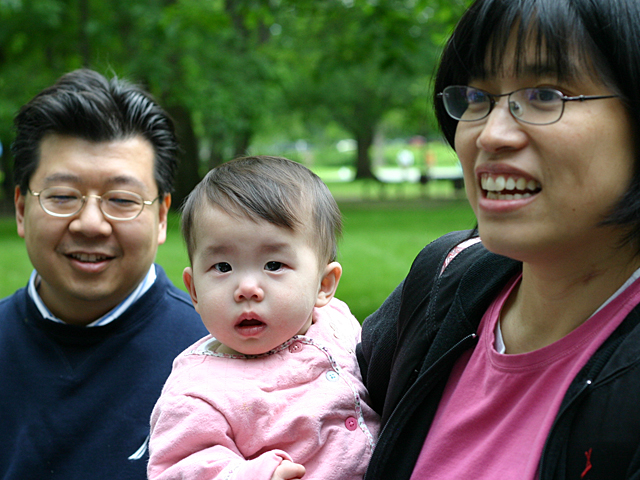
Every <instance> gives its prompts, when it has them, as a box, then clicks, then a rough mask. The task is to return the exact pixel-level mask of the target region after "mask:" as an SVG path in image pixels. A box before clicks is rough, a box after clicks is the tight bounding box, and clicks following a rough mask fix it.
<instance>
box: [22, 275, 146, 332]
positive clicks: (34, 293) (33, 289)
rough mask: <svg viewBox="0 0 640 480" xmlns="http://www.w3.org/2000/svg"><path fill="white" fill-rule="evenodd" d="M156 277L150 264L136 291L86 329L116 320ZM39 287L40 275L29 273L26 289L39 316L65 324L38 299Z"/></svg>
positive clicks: (144, 291)
mask: <svg viewBox="0 0 640 480" xmlns="http://www.w3.org/2000/svg"><path fill="white" fill-rule="evenodd" d="M156 277H157V275H156V266H155V264H151V268H149V272H148V273H147V275H146V276H145V277H144V280H142V282H140V284H139V285H138V286H137V287H136V289H135V290H134V291H133V292H131V293H130V294H129V296H128V297H127V298H125V299H124V300H123V301H122V302H120V304H119V305H117V306H116V307H115V308H113V309H112V310H111V311H109V312H107V313H106V314H104V315H103V316H102V317H100V318H98V319H97V320H95V321H93V322H91V323H90V324H88V325H87V327H97V326H102V325H106V324H108V323H111V322H113V321H114V320H115V319H116V318H118V317H119V316H120V315H122V313H123V312H125V311H126V310H127V309H128V308H129V307H130V306H131V305H132V304H133V303H134V302H135V301H136V300H138V299H139V298H140V297H141V296H142V295H144V294H145V293H146V291H147V290H149V288H151V285H153V283H154V282H155V281H156ZM39 285H40V275H38V272H36V271H35V270H34V271H33V272H31V277H30V278H29V285H28V287H27V291H28V293H29V296H30V297H31V299H32V300H33V301H34V303H35V304H36V307H37V308H38V310H39V311H40V314H41V315H42V316H43V317H44V318H46V319H48V320H51V321H52V322H56V323H65V322H64V321H62V320H60V319H59V318H58V317H56V316H55V315H53V314H52V313H51V311H50V310H49V309H48V308H47V306H46V305H45V304H44V302H43V301H42V298H40V294H38V286H39Z"/></svg>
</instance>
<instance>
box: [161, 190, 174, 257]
mask: <svg viewBox="0 0 640 480" xmlns="http://www.w3.org/2000/svg"><path fill="white" fill-rule="evenodd" d="M170 206H171V194H170V193H167V194H166V195H165V196H164V198H161V199H160V208H159V209H158V215H159V217H158V245H162V244H163V243H164V242H165V241H166V240H167V222H168V216H169V207H170Z"/></svg>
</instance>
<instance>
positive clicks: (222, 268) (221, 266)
mask: <svg viewBox="0 0 640 480" xmlns="http://www.w3.org/2000/svg"><path fill="white" fill-rule="evenodd" d="M213 268H215V269H216V270H217V271H219V272H220V273H227V272H230V271H231V265H229V264H228V263H227V262H220V263H216V264H215V265H214V266H213Z"/></svg>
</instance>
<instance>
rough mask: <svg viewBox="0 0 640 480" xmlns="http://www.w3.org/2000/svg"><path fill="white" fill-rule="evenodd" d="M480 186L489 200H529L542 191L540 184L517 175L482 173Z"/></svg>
mask: <svg viewBox="0 0 640 480" xmlns="http://www.w3.org/2000/svg"><path fill="white" fill-rule="evenodd" d="M480 186H481V187H482V190H484V193H485V196H486V197H487V198H488V199H491V200H520V199H522V198H529V197H531V196H533V195H535V194H537V193H539V192H540V191H541V190H542V186H541V185H540V182H537V181H535V180H527V179H526V178H524V177H519V176H517V175H490V174H488V173H483V174H482V175H481V176H480Z"/></svg>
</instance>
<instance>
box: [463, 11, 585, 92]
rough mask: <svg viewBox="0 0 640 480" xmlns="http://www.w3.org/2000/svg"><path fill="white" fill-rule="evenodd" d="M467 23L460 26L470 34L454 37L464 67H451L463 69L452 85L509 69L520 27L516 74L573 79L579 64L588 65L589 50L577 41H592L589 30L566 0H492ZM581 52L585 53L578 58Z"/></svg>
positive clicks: (494, 74)
mask: <svg viewBox="0 0 640 480" xmlns="http://www.w3.org/2000/svg"><path fill="white" fill-rule="evenodd" d="M465 23H466V25H464V26H461V27H462V28H458V29H457V31H458V32H466V34H464V35H461V36H458V37H459V38H455V39H454V41H455V43H456V47H455V50H456V52H457V57H458V58H457V61H458V68H454V69H452V70H451V71H455V72H457V75H460V78H456V79H451V80H452V82H451V83H452V84H454V83H455V84H462V85H465V84H467V83H469V80H471V79H484V78H488V77H492V76H498V75H501V74H503V73H505V72H504V68H505V57H504V55H505V53H506V49H507V45H508V43H509V41H510V40H511V38H512V33H513V31H514V28H515V29H516V31H515V32H516V37H515V42H516V43H515V63H514V64H513V65H512V66H513V67H514V69H515V71H514V72H513V73H514V74H516V75H521V74H525V73H530V74H533V75H549V74H550V75H553V76H556V77H557V78H558V79H559V80H569V79H572V78H575V75H576V74H577V69H578V68H577V67H578V66H583V65H585V64H588V62H586V61H585V60H587V52H585V51H584V50H581V51H576V47H575V46H576V45H585V44H589V43H590V42H588V41H587V34H586V32H585V30H584V27H583V25H582V24H581V23H580V22H579V21H578V19H577V17H576V15H575V12H573V11H572V10H571V9H569V8H568V7H567V6H566V4H565V2H562V1H558V0H552V1H551V2H549V1H539V0H538V1H531V0H524V1H517V0H511V1H495V2H486V3H485V4H484V5H483V7H481V8H480V9H478V11H477V12H475V13H474V15H473V16H472V15H470V16H468V17H467V19H466V21H465ZM532 46H533V48H534V49H535V51H534V57H533V60H534V63H533V65H531V64H530V57H529V55H530V50H529V49H530V48H531V47H532ZM576 55H579V57H578V58H576ZM487 56H488V58H489V61H487ZM576 60H577V61H576ZM506 63H507V64H508V63H509V62H506ZM463 65H464V67H463V68H460V67H462V66H463ZM532 67H533V71H531V68H532ZM461 74H462V75H461ZM463 75H466V78H464V77H463Z"/></svg>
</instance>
